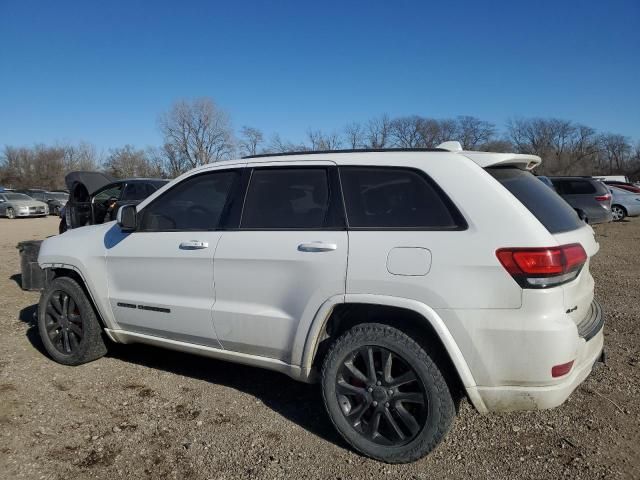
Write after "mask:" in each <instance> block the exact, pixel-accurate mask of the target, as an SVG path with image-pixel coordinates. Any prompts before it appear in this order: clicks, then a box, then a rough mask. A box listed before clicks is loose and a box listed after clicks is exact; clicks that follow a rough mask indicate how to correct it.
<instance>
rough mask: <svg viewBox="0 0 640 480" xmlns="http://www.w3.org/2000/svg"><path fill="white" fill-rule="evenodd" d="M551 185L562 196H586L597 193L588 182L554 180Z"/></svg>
mask: <svg viewBox="0 0 640 480" xmlns="http://www.w3.org/2000/svg"><path fill="white" fill-rule="evenodd" d="M553 183H554V185H555V186H556V188H557V189H558V192H559V193H561V194H563V195H583V194H584V195H588V194H594V193H596V192H597V190H596V187H595V186H594V185H593V183H591V182H589V181H588V180H554V181H553Z"/></svg>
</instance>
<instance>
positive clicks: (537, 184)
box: [487, 167, 584, 233]
mask: <svg viewBox="0 0 640 480" xmlns="http://www.w3.org/2000/svg"><path fill="white" fill-rule="evenodd" d="M487 172H489V173H490V174H491V176H493V178H495V179H496V180H498V181H499V182H500V183H501V184H502V186H503V187H505V188H506V189H507V190H509V191H510V192H511V193H512V194H513V196H514V197H516V198H517V199H518V200H520V203H522V204H523V205H524V206H525V207H527V209H528V210H529V211H530V212H531V213H532V214H533V215H534V216H535V217H536V218H537V219H538V220H539V221H540V223H542V224H543V225H544V226H545V227H546V228H547V230H549V233H560V232H568V231H570V230H576V229H578V228H580V227H582V226H583V225H584V223H582V221H581V220H580V218H579V217H578V214H577V213H576V212H575V210H574V209H573V208H572V207H571V205H569V204H568V203H567V202H565V201H564V199H563V198H562V197H561V196H560V195H558V194H557V193H556V192H555V191H554V190H553V189H551V188H549V187H548V186H546V185H545V184H544V183H542V182H541V181H540V180H538V179H537V178H536V177H534V176H533V175H532V174H531V173H529V172H526V171H524V170H520V169H519V168H515V167H494V168H487Z"/></svg>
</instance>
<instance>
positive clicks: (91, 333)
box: [38, 277, 107, 365]
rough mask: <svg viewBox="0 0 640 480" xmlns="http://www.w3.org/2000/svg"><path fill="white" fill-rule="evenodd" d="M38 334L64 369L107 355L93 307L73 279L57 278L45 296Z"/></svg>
mask: <svg viewBox="0 0 640 480" xmlns="http://www.w3.org/2000/svg"><path fill="white" fill-rule="evenodd" d="M38 331H39V332H40V338H41V339H42V343H43V344H44V348H45V349H46V350H47V353H48V354H49V355H50V356H51V358H53V359H54V360H55V361H56V362H58V363H62V364H64V365H80V364H82V363H87V362H90V361H92V360H96V359H98V358H100V357H102V356H104V355H105V354H106V353H107V346H106V344H105V341H104V338H103V333H102V328H101V326H100V323H99V321H98V318H97V317H96V313H95V311H94V309H93V305H91V302H90V301H89V299H88V298H87V295H86V294H85V292H84V290H83V289H82V287H81V286H80V285H79V284H78V282H76V281H75V280H74V279H72V278H69V277H59V278H55V279H54V280H53V281H52V282H51V283H50V284H49V286H48V287H47V289H46V290H45V291H44V292H43V293H42V296H41V297H40V304H39V305H38Z"/></svg>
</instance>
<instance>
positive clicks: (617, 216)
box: [611, 205, 627, 222]
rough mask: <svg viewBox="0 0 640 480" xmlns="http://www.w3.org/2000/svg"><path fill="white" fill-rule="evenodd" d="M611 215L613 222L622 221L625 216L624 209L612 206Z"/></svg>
mask: <svg viewBox="0 0 640 480" xmlns="http://www.w3.org/2000/svg"><path fill="white" fill-rule="evenodd" d="M611 214H612V215H613V221H614V222H619V221H620V220H623V219H624V217H626V216H627V212H626V210H625V209H624V207H622V206H620V205H612V206H611Z"/></svg>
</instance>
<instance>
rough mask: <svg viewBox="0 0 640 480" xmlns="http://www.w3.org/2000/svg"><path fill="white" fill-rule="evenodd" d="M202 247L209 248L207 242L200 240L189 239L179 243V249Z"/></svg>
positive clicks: (197, 248)
mask: <svg viewBox="0 0 640 480" xmlns="http://www.w3.org/2000/svg"><path fill="white" fill-rule="evenodd" d="M203 248H209V243H208V242H201V241H200V240H189V241H188V242H182V243H181V244H180V250H202V249H203Z"/></svg>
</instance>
